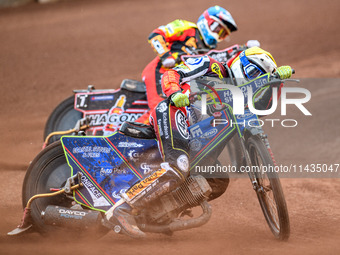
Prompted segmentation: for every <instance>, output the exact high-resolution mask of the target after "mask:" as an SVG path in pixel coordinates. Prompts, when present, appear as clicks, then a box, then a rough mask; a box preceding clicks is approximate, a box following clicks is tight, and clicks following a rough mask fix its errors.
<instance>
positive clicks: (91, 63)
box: [0, 0, 340, 255]
mask: <svg viewBox="0 0 340 255" xmlns="http://www.w3.org/2000/svg"><path fill="white" fill-rule="evenodd" d="M255 3H256V4H255ZM214 4H219V5H221V6H223V7H225V8H227V9H228V10H229V11H230V12H231V13H232V15H233V16H234V18H235V19H236V21H237V23H238V25H239V28H240V29H239V31H238V32H237V33H235V34H233V35H232V37H231V41H230V42H228V43H223V44H222V45H220V46H219V49H222V48H223V47H226V46H228V45H230V44H234V43H244V42H246V41H247V40H248V39H258V40H259V41H260V42H261V43H262V47H263V48H264V49H266V50H268V51H270V52H271V53H272V54H273V55H274V57H275V58H276V61H277V63H278V64H279V65H285V64H289V65H291V66H293V67H294V68H295V69H296V71H297V74H296V75H295V76H296V77H297V78H301V77H304V78H307V77H311V78H321V77H322V78H333V79H306V80H303V81H302V83H301V84H299V85H298V86H300V87H305V88H307V89H309V90H310V91H311V93H312V100H311V101H310V102H309V103H308V104H306V107H307V108H308V110H309V111H310V112H311V113H312V114H313V116H311V117H305V116H303V115H302V113H301V112H300V111H299V110H296V109H291V111H290V110H289V109H288V111H289V112H288V116H286V117H284V119H288V118H289V119H297V120H298V123H299V124H298V127H296V128H290V129H289V128H283V127H280V125H278V126H275V127H274V128H271V127H265V131H266V132H267V133H268V135H269V140H270V143H271V145H272V149H273V151H274V154H275V156H276V160H277V162H279V163H281V164H286V165H287V164H311V163H325V164H334V163H340V162H339V155H340V136H339V126H340V118H339V117H340V116H339V109H340V108H339V107H340V104H339V98H340V87H339V77H340V53H339V52H340V51H339V48H340V47H339V41H340V33H339V25H338V24H339V22H340V17H339V13H340V3H338V2H336V1H331V0H324V1H322V2H320V1H307V0H299V1H293V0H286V1H269V0H267V1H266V0H261V1H255V2H254V1H248V0H247V1H229V2H226V1H214ZM226 4H228V5H226ZM251 4H255V5H254V6H251ZM210 5H212V3H210V1H202V0H195V1H194V0H192V1H191V0H190V1H178V0H175V1H169V2H167V3H165V2H164V3H162V4H161V3H160V1H154V0H151V1H137V0H126V1H108V0H106V1H104V0H100V1H99V0H97V1H88V0H85V1H77V0H74V1H71V0H70V1H65V2H60V3H55V4H49V5H38V4H29V5H27V6H22V7H20V8H16V9H2V10H0V42H1V43H0V45H1V48H0V84H1V92H2V93H1V100H0V109H1V110H0V119H1V125H0V142H1V143H0V187H1V190H2V192H1V196H0V197H1V200H0V201H1V204H0V215H1V220H0V235H1V236H0V254H59V253H60V252H66V251H71V250H73V251H75V252H77V253H82V254H87V253H89V252H90V251H91V250H95V251H96V254H112V253H115V254H125V253H126V254H132V253H146V254H149V253H150V254H151V253H164V254H174V253H178V252H180V253H183V254H207V253H209V254H260V253H270V254H277V255H280V254H290V255H293V254H318V255H320V254H339V253H340V245H339V236H340V230H339V229H340V179H316V178H310V179H283V180H282V184H283V188H284V192H285V195H286V200H287V204H288V209H289V213H290V220H291V237H290V239H289V240H288V241H287V242H279V241H276V240H275V239H274V238H273V236H272V234H271V233H270V231H269V229H268V227H267V226H266V223H265V220H264V217H263V215H262V212H261V210H260V207H259V204H258V202H257V200H256V196H255V194H254V192H253V191H252V189H251V185H250V183H249V180H247V179H233V180H231V184H230V186H229V188H228V190H227V192H226V193H225V194H224V195H223V196H222V197H221V198H219V199H218V200H215V201H213V202H212V206H213V216H212V219H211V220H210V222H208V224H206V225H205V226H203V227H201V228H199V229H197V230H187V231H182V232H179V233H175V235H174V236H172V237H168V236H163V235H155V234H153V235H150V236H149V237H148V238H147V239H146V240H145V241H134V240H131V239H129V238H127V237H124V236H116V235H114V234H113V233H110V234H108V235H106V236H105V237H104V238H102V239H100V240H98V241H95V240H91V238H89V240H87V241H86V242H84V241H80V240H72V241H69V242H67V243H62V242H61V241H58V240H56V239H53V240H52V239H42V238H41V237H40V236H38V235H36V234H33V235H30V236H28V237H26V238H19V239H8V238H6V237H5V234H6V233H7V232H8V231H10V230H12V229H13V228H14V227H15V226H16V225H17V224H18V223H19V222H20V218H21V212H22V208H21V185H22V181H23V178H24V175H25V170H26V168H27V166H28V164H29V162H30V161H31V160H32V159H33V158H34V156H35V155H36V154H37V153H38V152H39V151H40V149H41V145H42V136H43V128H44V124H45V122H46V120H47V117H48V115H49V114H50V112H51V111H52V110H53V108H54V107H55V106H56V105H57V104H58V103H59V102H61V101H62V100H63V99H65V98H66V97H68V96H70V95H71V94H72V90H73V89H82V88H86V87H87V85H88V84H94V85H95V86H96V87H97V88H117V87H118V86H119V84H120V82H121V80H122V79H124V78H131V79H137V80H140V76H141V71H142V69H143V67H144V66H145V65H146V64H147V63H148V62H149V61H150V60H151V59H152V58H153V57H154V53H153V52H152V50H151V48H150V46H149V45H148V43H147V41H146V38H147V36H148V34H149V33H150V32H151V31H152V30H153V29H154V28H155V27H157V26H159V25H163V24H166V23H168V22H170V21H172V20H174V19H176V18H183V19H187V20H190V21H196V20H197V17H198V16H199V15H200V14H201V12H202V11H203V10H204V9H205V8H207V7H209V6H210ZM137 24H138V25H137ZM291 86H296V85H294V84H292V85H291ZM273 118H279V119H280V118H281V119H283V117H282V116H279V114H275V116H273ZM91 253H92V252H91Z"/></svg>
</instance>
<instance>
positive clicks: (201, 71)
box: [162, 56, 215, 97]
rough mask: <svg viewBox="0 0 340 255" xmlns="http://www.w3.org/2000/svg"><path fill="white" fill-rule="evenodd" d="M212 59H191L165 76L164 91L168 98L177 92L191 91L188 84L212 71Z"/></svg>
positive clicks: (205, 57)
mask: <svg viewBox="0 0 340 255" xmlns="http://www.w3.org/2000/svg"><path fill="white" fill-rule="evenodd" d="M212 62H215V61H213V60H212V59H211V58H210V57H207V56H204V57H199V58H189V59H187V60H186V61H185V63H184V64H182V65H179V66H177V67H175V68H174V69H171V70H169V71H167V72H165V73H164V74H163V77H162V89H163V92H164V93H165V95H166V96H167V97H169V96H171V95H172V94H174V93H176V92H181V91H182V90H183V92H184V93H185V92H186V91H187V90H188V89H189V85H188V84H186V83H187V82H189V81H191V80H193V79H195V78H198V77H200V76H203V75H205V74H206V73H207V72H208V70H210V69H211V68H210V66H211V63H212Z"/></svg>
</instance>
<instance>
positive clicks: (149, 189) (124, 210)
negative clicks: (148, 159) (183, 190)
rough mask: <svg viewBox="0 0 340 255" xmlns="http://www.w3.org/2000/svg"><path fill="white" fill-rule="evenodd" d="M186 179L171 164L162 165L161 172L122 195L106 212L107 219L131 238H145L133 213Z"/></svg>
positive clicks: (148, 177)
mask: <svg viewBox="0 0 340 255" xmlns="http://www.w3.org/2000/svg"><path fill="white" fill-rule="evenodd" d="M185 177H186V176H183V174H182V173H181V172H180V171H177V170H175V168H172V167H171V166H170V165H169V163H166V162H165V163H162V164H161V169H160V170H157V171H155V172H153V173H152V174H151V175H149V176H147V177H146V178H144V179H143V180H141V181H139V182H138V183H136V184H135V185H133V186H132V187H131V188H130V189H129V190H128V191H126V192H125V193H123V194H121V196H122V199H121V200H119V201H118V202H117V203H116V204H115V205H114V206H113V207H112V208H111V209H110V210H108V211H107V212H106V218H107V219H108V220H109V221H110V222H111V223H113V224H115V223H118V224H119V226H120V227H121V228H122V229H123V231H124V233H125V234H127V235H129V236H131V237H135V238H141V237H145V233H144V232H142V231H141V230H140V229H139V228H138V226H137V223H136V220H135V217H134V214H133V213H134V212H138V211H140V210H141V209H143V208H145V206H146V205H147V204H148V203H150V202H152V201H153V200H155V199H156V198H158V197H160V196H162V195H164V194H166V193H168V192H170V191H172V190H173V189H175V188H176V187H178V186H179V185H180V184H181V183H182V182H183V181H184V180H185Z"/></svg>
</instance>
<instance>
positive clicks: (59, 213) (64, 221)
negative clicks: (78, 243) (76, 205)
mask: <svg viewBox="0 0 340 255" xmlns="http://www.w3.org/2000/svg"><path fill="white" fill-rule="evenodd" d="M41 217H42V218H43V221H44V224H46V225H52V226H58V227H65V228H73V229H75V228H76V229H78V230H83V229H86V230H88V229H95V228H99V227H103V225H102V218H103V217H102V215H101V213H100V212H98V211H92V210H76V209H70V208H67V207H61V206H55V205H49V206H47V207H46V210H45V211H43V212H41Z"/></svg>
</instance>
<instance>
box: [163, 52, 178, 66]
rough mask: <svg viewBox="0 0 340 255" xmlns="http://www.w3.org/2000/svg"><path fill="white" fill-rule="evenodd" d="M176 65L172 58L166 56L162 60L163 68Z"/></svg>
mask: <svg viewBox="0 0 340 255" xmlns="http://www.w3.org/2000/svg"><path fill="white" fill-rule="evenodd" d="M175 64H176V59H175V58H174V57H173V56H171V55H170V56H168V57H167V58H164V59H162V65H163V66H164V67H165V68H172V67H174V66H175Z"/></svg>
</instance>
